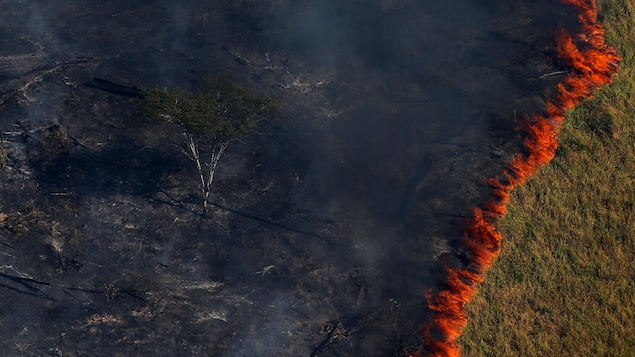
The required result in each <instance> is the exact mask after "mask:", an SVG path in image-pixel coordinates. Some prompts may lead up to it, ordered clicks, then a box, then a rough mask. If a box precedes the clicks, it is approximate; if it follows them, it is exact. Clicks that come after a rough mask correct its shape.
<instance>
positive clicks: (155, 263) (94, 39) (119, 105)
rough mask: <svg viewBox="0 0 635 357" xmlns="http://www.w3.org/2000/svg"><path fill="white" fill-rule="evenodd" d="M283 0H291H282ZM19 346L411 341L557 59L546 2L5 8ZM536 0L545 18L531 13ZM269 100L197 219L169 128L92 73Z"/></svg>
mask: <svg viewBox="0 0 635 357" xmlns="http://www.w3.org/2000/svg"><path fill="white" fill-rule="evenodd" d="M290 3H293V2H290ZM0 13H1V14H2V16H3V18H4V20H5V21H4V22H3V24H2V25H1V26H2V28H1V31H2V34H3V39H2V41H1V42H0V56H1V57H0V74H1V77H0V87H1V88H2V96H1V97H0V111H1V113H2V117H1V118H0V126H1V129H2V142H3V152H4V155H3V158H4V167H3V168H2V170H1V171H0V182H2V190H0V221H1V222H0V226H1V227H0V263H1V268H0V269H1V270H0V296H1V299H2V301H3V303H2V305H0V321H2V323H1V324H0V330H1V333H2V335H3V336H4V337H5V338H4V339H3V341H2V342H1V345H2V349H3V350H4V351H6V353H7V354H10V355H25V356H26V355H29V356H41V355H53V356H84V355H91V356H106V355H108V356H111V355H156V356H174V355H205V356H255V355H258V356H283V355H286V356H352V355H356V356H387V355H391V356H393V355H394V356H402V355H404V354H405V353H406V352H407V351H414V350H417V349H418V348H419V346H420V337H419V329H420V327H421V324H422V323H423V322H424V321H425V320H426V318H427V317H428V316H427V311H426V309H425V308H424V303H423V302H424V301H423V296H424V294H425V291H426V290H428V289H435V288H436V287H437V284H438V282H439V281H441V280H443V265H444V264H446V263H449V264H460V263H461V244H460V240H461V237H462V228H463V226H464V219H465V217H467V216H468V215H469V214H470V208H471V207H472V206H474V205H475V204H477V203H479V202H482V201H483V200H484V197H483V192H486V186H485V185H484V183H483V181H482V178H483V177H489V176H493V175H496V174H497V173H498V172H500V168H501V167H502V165H503V164H504V163H505V162H507V161H508V160H510V158H511V157H512V153H513V152H514V151H516V149H517V148H518V147H519V145H518V143H519V139H518V134H519V133H517V132H515V131H514V128H515V127H516V124H517V123H516V122H517V121H519V120H522V117H523V115H524V114H525V113H528V112H532V111H535V110H539V109H540V107H541V105H542V104H543V103H542V101H541V99H540V98H541V96H542V95H543V94H544V93H545V92H547V91H549V90H551V89H552V87H553V85H554V83H555V82H556V81H557V76H558V73H557V72H558V71H563V70H566V69H565V68H561V67H560V65H559V64H558V63H553V61H552V60H551V54H552V51H553V49H552V48H551V47H550V46H551V37H552V33H553V31H554V29H555V28H556V26H557V25H558V24H559V23H560V22H561V19H562V18H566V16H567V15H568V13H567V10H566V8H563V7H562V6H560V5H557V4H554V3H551V2H536V1H527V2H514V3H513V4H504V3H499V2H491V1H490V2H486V1H450V2H444V3H439V2H435V4H434V5H421V4H417V3H415V2H413V1H363V2H361V1H350V2H339V1H326V2H324V1H315V2H305V3H301V4H300V3H297V4H287V3H285V2H283V1H273V0H272V1H257V2H256V1H217V2H214V4H209V3H208V2H199V1H193V2H190V4H189V5H175V4H174V3H173V2H168V1H137V2H130V1H102V2H100V3H99V5H96V4H88V3H86V2H84V1H66V2H65V3H64V5H63V6H62V5H50V4H44V2H32V3H30V4H28V5H25V4H24V3H23V2H18V1H5V2H3V3H2V4H0ZM546 14H548V16H547V15H546ZM210 73H231V74H233V75H235V77H236V80H237V81H238V82H240V83H241V84H243V85H245V86H247V87H249V88H253V90H254V91H257V92H265V93H268V94H270V95H273V96H275V97H278V98H280V99H281V100H282V102H283V103H284V115H283V118H282V119H281V120H280V121H277V122H269V123H265V124H263V125H262V126H261V127H260V128H259V131H260V132H261V133H262V135H254V136H252V137H249V138H248V139H247V140H245V141H244V142H242V143H238V144H235V145H233V146H231V147H230V148H229V153H228V154H227V157H226V158H225V159H224V160H223V161H222V163H221V168H220V172H219V177H218V180H217V182H216V186H215V190H214V198H213V207H214V209H213V211H212V212H211V213H210V214H208V215H205V216H201V215H200V214H199V213H200V207H199V206H200V202H199V199H198V197H197V196H196V192H197V190H198V189H197V187H196V185H197V180H196V176H195V168H194V167H193V164H192V163H191V162H190V161H189V160H188V159H187V157H186V156H185V155H183V154H182V153H181V151H180V149H179V144H180V139H181V138H180V136H179V133H178V132H177V131H175V130H174V129H173V128H170V127H169V126H165V125H153V124H151V123H147V122H142V121H139V120H137V119H135V115H134V111H135V105H134V99H133V98H130V97H129V96H122V95H116V94H112V93H108V92H105V91H100V90H98V89H95V88H92V87H89V86H86V85H85V84H86V83H88V82H90V81H91V80H93V78H94V77H99V78H105V79H107V80H109V81H112V82H114V83H118V84H120V85H123V86H130V87H132V86H138V87H146V88H148V87H152V86H155V85H159V86H165V87H172V86H176V85H178V86H181V87H183V88H186V89H191V88H194V87H196V86H197V84H198V83H200V82H201V80H202V78H203V77H205V76H206V75H208V74H210Z"/></svg>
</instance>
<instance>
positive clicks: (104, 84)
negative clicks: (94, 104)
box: [85, 77, 141, 98]
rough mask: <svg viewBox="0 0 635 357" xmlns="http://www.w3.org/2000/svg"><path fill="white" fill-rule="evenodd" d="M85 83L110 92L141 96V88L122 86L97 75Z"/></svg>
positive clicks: (135, 96)
mask: <svg viewBox="0 0 635 357" xmlns="http://www.w3.org/2000/svg"><path fill="white" fill-rule="evenodd" d="M85 85H86V86H87V87H91V88H96V89H100V90H103V91H106V92H108V93H112V94H117V95H123V96H126V97H133V98H137V97H141V90H140V89H139V88H137V87H128V86H122V85H121V84H117V83H113V82H111V81H108V80H105V79H101V78H97V77H95V78H93V80H92V81H90V82H87V83H86V84H85Z"/></svg>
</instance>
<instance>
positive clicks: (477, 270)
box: [423, 0, 621, 356]
mask: <svg viewBox="0 0 635 357" xmlns="http://www.w3.org/2000/svg"><path fill="white" fill-rule="evenodd" d="M563 2H564V3H566V4H567V5H570V6H571V7H573V8H574V9H575V10H576V11H577V12H578V25H579V28H578V29H575V30H574V31H573V32H568V31H567V30H565V29H564V28H561V29H559V30H558V31H557V33H556V35H555V43H556V48H557V58H558V60H559V61H560V62H561V63H562V65H563V66H566V68H567V72H568V73H567V75H566V76H565V77H564V79H563V80H562V81H561V82H560V83H558V85H557V90H556V92H555V93H554V94H553V95H552V96H551V97H550V98H548V99H547V102H546V110H545V113H543V114H536V115H534V116H531V117H529V118H526V120H525V121H524V122H523V123H522V125H521V130H522V132H523V134H524V136H525V141H524V152H523V153H520V154H517V155H516V157H515V158H514V159H513V160H512V162H511V163H510V164H509V165H508V166H506V167H505V169H504V171H503V173H502V175H501V176H500V177H495V178H492V179H489V180H488V182H489V184H490V185H491V187H492V194H493V197H492V198H491V199H490V200H489V201H487V202H486V203H485V204H484V205H483V206H482V207H477V208H475V209H474V218H473V220H472V222H471V223H470V224H469V225H468V226H467V228H466V236H465V244H466V246H467V248H468V255H469V264H468V266H467V267H465V268H452V267H449V268H448V269H447V273H448V278H447V282H446V284H445V286H444V287H443V288H442V289H440V290H439V291H438V292H437V293H429V294H428V295H427V296H426V298H427V300H428V306H429V308H430V309H431V310H432V311H433V312H434V317H433V319H432V322H431V323H430V324H429V325H426V326H425V327H424V330H423V331H424V332H423V337H424V345H425V347H426V349H427V350H428V351H429V352H430V354H431V355H433V356H459V355H460V347H459V345H458V343H457V342H456V340H457V338H458V337H459V336H460V335H461V332H462V331H463V329H464V328H465V326H466V324H467V315H466V312H465V310H464V307H465V305H466V304H468V303H469V302H470V301H472V299H473V298H474V295H475V294H476V291H477V286H478V284H479V283H481V282H483V280H484V278H485V272H486V271H487V270H488V269H489V267H490V266H491V265H492V263H493V262H494V260H495V259H496V258H497V257H498V255H499V253H500V245H501V239H502V236H501V234H500V232H498V231H497V229H496V227H495V225H496V222H497V221H498V220H499V219H500V218H501V217H503V216H504V215H505V214H506V205H507V202H508V201H509V197H510V192H511V191H512V190H513V189H514V188H515V187H516V186H518V185H521V184H523V183H524V182H525V181H526V180H527V178H528V177H529V176H531V175H532V174H534V173H536V172H537V170H539V169H540V167H541V166H543V165H545V164H546V163H548V162H549V161H550V160H551V159H552V158H553V157H554V155H555V152H556V148H557V144H558V143H557V134H558V132H559V130H560V128H561V126H562V123H563V122H564V120H565V112H566V111H567V110H569V109H571V108H573V107H574V106H575V105H576V104H578V103H580V102H581V101H583V100H584V99H586V98H589V97H591V96H592V93H593V91H594V90H595V89H597V88H599V87H600V86H603V85H605V84H608V83H610V82H611V81H612V78H613V75H614V74H615V73H616V72H617V68H618V64H619V62H620V59H621V58H620V56H619V55H618V54H617V52H616V51H615V49H614V48H612V47H610V46H609V45H607V44H606V43H605V40H604V31H603V29H602V27H601V26H600V25H599V24H598V23H597V22H596V21H597V8H596V5H595V2H594V1H593V0H564V1H563Z"/></svg>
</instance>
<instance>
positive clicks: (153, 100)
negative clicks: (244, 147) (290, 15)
mask: <svg viewBox="0 0 635 357" xmlns="http://www.w3.org/2000/svg"><path fill="white" fill-rule="evenodd" d="M142 98H143V99H142V100H141V101H140V108H141V112H142V113H143V115H145V116H147V117H149V118H151V119H155V120H164V121H168V122H170V123H174V124H177V125H179V126H180V127H182V128H183V129H184V131H185V132H187V133H188V134H191V135H192V136H194V138H195V140H196V141H197V142H199V143H202V144H210V145H219V144H226V143H229V142H231V141H234V140H238V139H241V138H243V137H244V136H245V135H247V134H249V133H250V132H252V131H253V130H254V129H255V125H256V123H257V122H258V121H260V120H263V119H274V118H277V117H278V116H279V115H280V103H279V102H278V100H276V99H275V98H272V97H269V96H266V95H257V94H253V93H251V92H250V91H249V90H248V89H246V88H243V87H241V86H239V85H237V84H236V83H234V82H233V81H232V78H231V77H230V76H227V75H217V76H210V77H208V78H207V79H206V80H205V84H204V86H203V87H202V88H198V89H196V90H194V91H193V92H192V93H188V92H187V91H185V90H183V89H181V88H178V87H176V88H173V89H170V90H167V89H163V88H158V87H157V88H153V89H150V90H143V91H142Z"/></svg>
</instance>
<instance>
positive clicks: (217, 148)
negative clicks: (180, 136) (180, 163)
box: [183, 134, 229, 216]
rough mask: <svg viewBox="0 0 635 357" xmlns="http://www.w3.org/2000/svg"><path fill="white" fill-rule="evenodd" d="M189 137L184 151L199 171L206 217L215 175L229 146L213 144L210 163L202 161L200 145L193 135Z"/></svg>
mask: <svg viewBox="0 0 635 357" xmlns="http://www.w3.org/2000/svg"><path fill="white" fill-rule="evenodd" d="M186 137H187V142H186V146H187V150H183V151H184V152H185V154H186V155H187V156H188V157H189V158H190V159H191V160H192V161H194V163H195V164H196V169H197V170H198V175H199V179H200V181H201V183H200V190H201V196H202V198H203V213H202V215H203V216H204V215H205V214H206V213H207V207H208V201H209V196H210V193H211V191H212V183H213V182H214V174H215V173H216V169H217V168H218V162H219V161H220V159H221V158H222V157H223V153H224V152H225V149H227V146H228V145H229V143H228V142H226V143H225V142H224V143H219V144H212V145H210V154H209V155H210V156H209V161H208V162H202V161H201V155H200V151H199V147H198V143H197V142H196V140H194V137H193V136H192V135H191V134H186ZM203 166H207V170H204V169H203Z"/></svg>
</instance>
